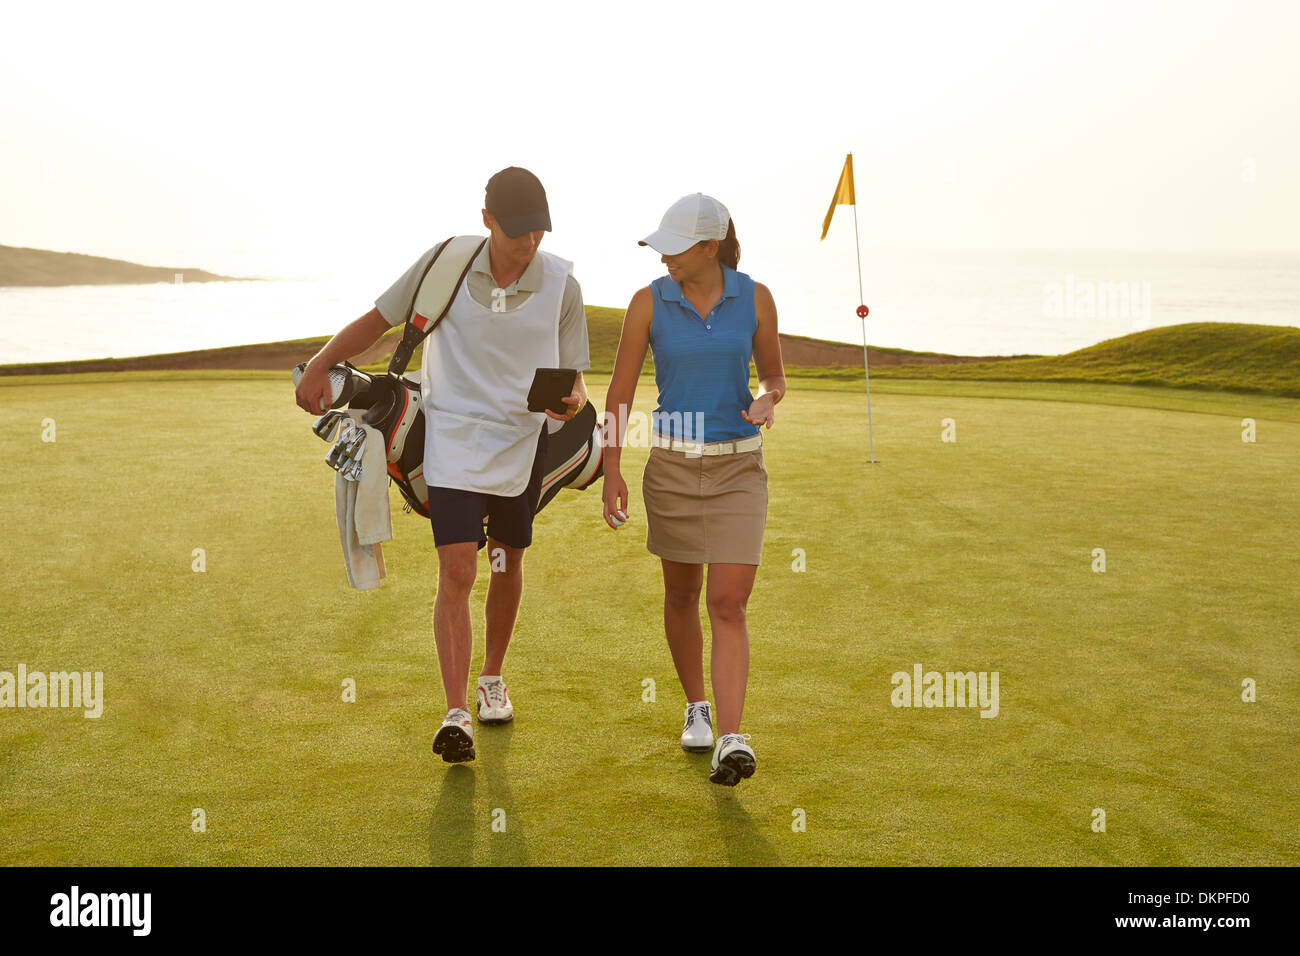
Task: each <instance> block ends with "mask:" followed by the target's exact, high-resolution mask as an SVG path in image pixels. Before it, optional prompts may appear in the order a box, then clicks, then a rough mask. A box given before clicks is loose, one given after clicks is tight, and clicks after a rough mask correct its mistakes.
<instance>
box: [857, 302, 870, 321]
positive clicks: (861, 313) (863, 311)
mask: <svg viewBox="0 0 1300 956" xmlns="http://www.w3.org/2000/svg"><path fill="white" fill-rule="evenodd" d="M870 311H871V310H870V309H868V308H867V307H866V306H865V305H860V306H858V318H859V319H865V318H866V317H867V314H868V313H869V312H870Z"/></svg>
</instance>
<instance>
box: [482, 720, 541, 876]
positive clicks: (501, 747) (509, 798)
mask: <svg viewBox="0 0 1300 956" xmlns="http://www.w3.org/2000/svg"><path fill="white" fill-rule="evenodd" d="M514 732H515V725H514V722H513V721H511V722H510V723H508V724H502V725H500V726H489V727H484V726H482V725H480V726H479V729H478V736H477V737H476V738H475V742H476V744H477V745H478V746H477V749H478V763H479V765H480V766H481V767H482V771H483V777H484V780H485V781H486V782H487V796H488V813H489V816H488V819H487V821H486V823H485V824H484V825H485V826H487V828H488V857H489V862H490V863H491V864H492V865H493V866H527V865H528V863H529V860H528V840H527V839H526V838H525V837H524V828H523V823H522V822H521V820H520V818H519V814H517V813H515V798H514V795H513V794H512V793H511V792H510V774H509V772H508V771H507V770H506V754H507V752H508V751H509V750H510V740H511V738H512V737H513V736H514ZM498 809H500V810H504V811H505V825H506V829H505V831H504V832H502V833H497V832H496V831H494V830H493V829H492V827H491V823H492V817H491V814H492V813H495V812H496V811H497V810H498Z"/></svg>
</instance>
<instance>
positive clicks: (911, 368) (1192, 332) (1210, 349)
mask: <svg viewBox="0 0 1300 956" xmlns="http://www.w3.org/2000/svg"><path fill="white" fill-rule="evenodd" d="M798 371H799V373H800V374H802V375H806V376H807V375H810V376H815V377H827V378H835V379H856V378H859V377H860V376H861V375H862V369H861V368H856V369H849V368H826V369H800V370H798ZM871 375H872V378H911V379H933V380H939V381H1021V382H1096V383H1105V384H1112V385H1164V386H1171V387H1175V388H1203V389H1214V390H1220V391H1238V392H1261V393H1267V394H1273V395H1284V396H1289V397H1293V398H1294V397H1300V329H1297V328H1291V327H1289V326H1278V325H1247V324H1238V323H1232V322H1192V323H1187V324H1184V325H1171V326H1167V327H1164V328H1159V329H1149V330H1147V331H1144V332H1134V333H1133V334H1131V335H1125V336H1122V337H1120V338H1116V339H1108V340H1107V341H1105V342H1100V343H1098V344H1097V345H1093V346H1090V347H1088V348H1085V349H1079V350H1078V351H1076V352H1070V353H1068V354H1066V355H1047V356H1039V357H1036V358H1020V359H1008V360H1007V361H1004V362H973V363H970V364H960V365H882V366H879V367H877V368H874V369H872V370H871Z"/></svg>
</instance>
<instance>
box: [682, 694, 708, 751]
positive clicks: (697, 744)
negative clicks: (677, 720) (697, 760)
mask: <svg viewBox="0 0 1300 956" xmlns="http://www.w3.org/2000/svg"><path fill="white" fill-rule="evenodd" d="M682 749H683V750H685V751H686V752H687V753H692V754H706V753H708V752H709V751H710V750H712V749H713V714H712V712H711V711H710V710H709V702H708V701H707V700H705V701H700V702H699V703H698V704H687V705H686V723H685V724H684V725H683V726H682Z"/></svg>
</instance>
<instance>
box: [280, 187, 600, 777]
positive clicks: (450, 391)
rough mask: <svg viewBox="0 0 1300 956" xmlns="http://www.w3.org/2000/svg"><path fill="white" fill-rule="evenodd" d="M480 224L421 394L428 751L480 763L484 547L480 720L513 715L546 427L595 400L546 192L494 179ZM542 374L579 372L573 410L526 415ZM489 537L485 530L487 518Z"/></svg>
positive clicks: (331, 355)
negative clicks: (432, 566) (429, 634)
mask: <svg viewBox="0 0 1300 956" xmlns="http://www.w3.org/2000/svg"><path fill="white" fill-rule="evenodd" d="M483 206H484V208H483V225H484V226H486V227H487V229H488V231H489V233H490V238H489V240H488V243H487V244H486V245H485V246H484V248H483V251H482V252H480V253H479V255H478V257H477V258H476V259H475V261H474V262H473V264H472V265H471V267H470V271H469V273H468V275H467V276H466V280H465V283H464V284H463V285H462V287H461V289H460V291H459V292H458V293H457V295H456V298H455V299H454V300H453V303H452V305H451V308H450V310H449V311H448V313H447V317H446V318H445V319H444V320H443V322H442V324H441V325H439V326H438V328H437V329H436V330H435V331H434V332H433V333H432V334H431V335H430V336H429V337H428V338H427V339H425V342H424V367H423V373H422V390H421V400H422V402H423V405H424V415H425V481H426V482H427V483H428V486H429V512H430V523H431V525H432V526H433V540H434V545H435V546H436V548H437V552H438V593H437V597H436V598H435V600H434V609H433V634H434V642H435V643H436V645H437V649H438V663H439V667H440V669H441V671H442V683H443V689H444V690H445V692H446V695H447V707H448V712H447V717H446V719H444V720H443V722H442V726H441V727H440V728H439V729H438V732H437V734H436V736H435V737H434V740H433V751H434V753H436V754H439V755H441V756H442V759H443V760H445V761H447V762H449V763H457V762H461V761H466V760H473V759H474V727H473V723H472V721H471V720H470V715H469V712H468V710H467V693H466V691H467V684H468V681H469V665H470V654H471V651H472V648H473V632H472V629H471V625H470V616H469V595H470V590H471V588H473V586H474V579H475V577H476V574H477V570H478V555H477V552H478V550H479V549H482V548H483V547H484V545H485V544H487V545H488V546H489V547H488V556H489V562H490V566H491V569H492V576H491V579H490V581H489V584H488V593H487V608H486V615H485V616H486V619H487V622H486V623H487V633H486V640H485V643H486V651H485V655H484V660H483V670H482V673H481V674H480V675H479V679H478V687H477V690H476V698H477V706H478V716H479V722H480V723H482V724H498V723H505V722H507V721H509V720H512V719H513V717H514V705H513V704H512V703H511V700H510V696H509V694H508V693H507V692H506V685H505V681H504V680H502V678H501V672H502V664H503V662H504V660H505V655H506V648H507V647H508V646H509V643H510V636H511V633H512V632H513V630H514V625H515V618H516V616H517V615H518V612H519V602H520V598H521V596H522V593H523V580H524V579H523V558H524V549H526V548H527V547H528V546H529V545H530V544H531V543H532V524H533V509H534V507H535V505H536V503H537V500H538V497H539V495H540V493H541V478H542V472H543V461H544V457H545V453H546V441H547V433H548V428H547V424H548V423H547V422H546V418H550V419H553V420H554V421H555V423H556V425H555V427H557V428H558V427H559V423H561V422H564V421H568V420H570V419H572V418H573V417H574V415H576V414H577V413H578V412H579V411H580V410H581V409H582V407H583V406H584V405H585V404H586V402H587V389H586V384H585V383H584V382H583V378H582V373H583V371H584V370H586V369H588V368H590V367H591V361H590V357H589V354H588V344H587V322H586V317H585V315H584V313H583V307H582V291H581V289H580V288H579V287H578V283H577V280H575V279H574V278H573V275H572V272H571V269H572V264H571V263H569V262H567V261H565V260H563V259H560V258H559V257H557V256H553V255H551V254H550V253H544V252H543V253H539V251H538V246H539V244H540V243H541V241H542V236H543V234H544V233H546V232H549V231H550V229H551V216H550V208H549V206H548V205H547V201H546V191H545V190H544V189H543V188H542V184H541V183H540V182H539V181H538V179H537V177H536V176H534V175H533V174H532V173H530V172H529V171H528V170H526V169H521V168H519V167H516V166H511V167H510V168H508V169H503V170H502V171H501V172H499V173H497V174H496V175H495V176H493V177H492V178H491V179H490V180H489V181H488V184H487V194H486V197H485V201H484V204H483ZM438 248H439V247H438V246H434V247H433V248H432V249H430V250H429V251H428V252H426V253H425V254H424V255H423V256H421V257H420V259H419V260H418V261H417V262H416V263H415V264H414V265H412V266H411V268H410V269H408V270H407V271H406V273H405V275H403V276H402V277H401V278H400V279H398V280H397V281H396V282H395V283H393V285H392V287H391V288H390V289H389V290H388V291H387V292H385V293H384V294H383V295H381V296H380V297H379V298H378V299H377V300H376V301H375V308H374V309H372V310H371V311H370V312H368V313H366V314H365V315H364V316H362V317H361V318H359V319H357V320H356V321H355V322H353V323H351V324H350V325H348V326H347V327H345V328H344V329H343V330H342V331H341V332H339V334H338V335H336V336H334V338H332V339H331V340H330V341H329V343H328V344H327V345H326V346H325V347H324V348H323V349H321V350H320V352H319V353H317V355H316V356H315V357H314V358H313V359H312V360H311V362H309V363H308V365H307V368H306V369H305V371H304V372H303V376H302V379H301V380H300V382H299V384H298V389H297V400H298V404H299V406H300V407H302V408H304V409H306V410H307V411H309V412H311V413H312V414H316V415H319V414H321V413H322V412H323V411H324V410H325V409H326V408H328V407H329V382H328V379H327V376H326V372H327V370H328V369H329V368H330V367H331V366H332V365H336V364H338V363H340V362H342V361H343V360H344V359H346V358H351V357H353V356H356V355H357V354H359V353H361V352H363V351H365V349H367V348H369V347H370V346H371V345H373V344H374V343H375V342H376V341H377V340H378V339H379V337H380V336H381V335H383V333H384V332H386V331H387V330H388V329H389V327H391V326H399V325H401V324H403V323H404V322H405V321H406V317H407V314H408V313H409V311H410V309H411V304H412V302H413V301H414V298H415V294H416V291H417V287H418V285H419V282H420V277H421V276H422V275H423V274H424V272H425V267H426V266H427V265H428V263H429V260H430V259H431V258H432V257H433V255H434V254H435V253H436V252H437V250H438ZM538 368H574V369H577V370H578V376H577V380H576V382H575V384H574V387H573V394H571V395H570V396H569V397H567V398H565V399H564V403H565V405H566V406H567V407H568V411H567V412H566V413H565V414H564V415H557V414H555V413H553V412H551V411H547V412H546V413H545V417H543V415H542V414H540V413H535V412H529V411H528V402H527V396H528V389H529V386H530V385H531V383H532V379H533V373H534V371H535V370H536V369H538ZM485 518H486V521H487V529H486V534H485V533H484V526H483V522H484V519H485Z"/></svg>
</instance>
